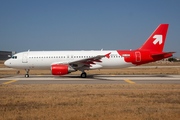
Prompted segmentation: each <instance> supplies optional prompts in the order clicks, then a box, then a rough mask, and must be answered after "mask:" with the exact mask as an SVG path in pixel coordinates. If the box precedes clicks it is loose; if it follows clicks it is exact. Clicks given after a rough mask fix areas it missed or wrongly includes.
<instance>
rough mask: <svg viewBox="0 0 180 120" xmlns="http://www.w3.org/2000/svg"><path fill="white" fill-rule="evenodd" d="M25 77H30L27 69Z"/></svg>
mask: <svg viewBox="0 0 180 120" xmlns="http://www.w3.org/2000/svg"><path fill="white" fill-rule="evenodd" d="M25 77H26V78H28V77H29V69H26V74H25Z"/></svg>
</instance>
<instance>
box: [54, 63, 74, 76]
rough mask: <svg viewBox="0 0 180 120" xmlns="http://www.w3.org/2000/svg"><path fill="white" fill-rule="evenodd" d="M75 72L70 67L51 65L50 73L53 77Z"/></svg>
mask: <svg viewBox="0 0 180 120" xmlns="http://www.w3.org/2000/svg"><path fill="white" fill-rule="evenodd" d="M74 71H76V70H75V69H73V68H72V67H71V66H70V65H52V66H51V73H52V74H53V75H66V74H68V73H71V72H74Z"/></svg>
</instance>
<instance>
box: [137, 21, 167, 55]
mask: <svg viewBox="0 0 180 120" xmlns="http://www.w3.org/2000/svg"><path fill="white" fill-rule="evenodd" d="M168 26H169V24H160V25H159V26H158V28H157V29H156V30H155V31H154V32H153V34H152V35H151V36H150V37H149V38H148V39H147V41H146V42H145V43H144V44H143V46H141V47H140V48H139V49H138V50H143V51H154V52H162V51H163V48H164V43H165V39H166V34H167V30H168Z"/></svg>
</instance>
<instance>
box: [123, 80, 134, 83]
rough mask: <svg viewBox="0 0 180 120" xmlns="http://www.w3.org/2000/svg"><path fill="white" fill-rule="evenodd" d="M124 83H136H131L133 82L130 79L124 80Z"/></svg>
mask: <svg viewBox="0 0 180 120" xmlns="http://www.w3.org/2000/svg"><path fill="white" fill-rule="evenodd" d="M124 81H126V82H128V83H135V82H133V81H131V80H128V79H124Z"/></svg>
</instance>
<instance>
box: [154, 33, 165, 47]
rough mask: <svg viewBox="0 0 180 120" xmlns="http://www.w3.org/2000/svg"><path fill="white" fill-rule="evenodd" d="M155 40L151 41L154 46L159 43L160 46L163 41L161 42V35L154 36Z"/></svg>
mask: <svg viewBox="0 0 180 120" xmlns="http://www.w3.org/2000/svg"><path fill="white" fill-rule="evenodd" d="M153 38H155V40H154V41H153V44H154V45H156V44H157V43H158V42H159V45H161V44H162V42H163V40H162V35H154V37H153Z"/></svg>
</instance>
